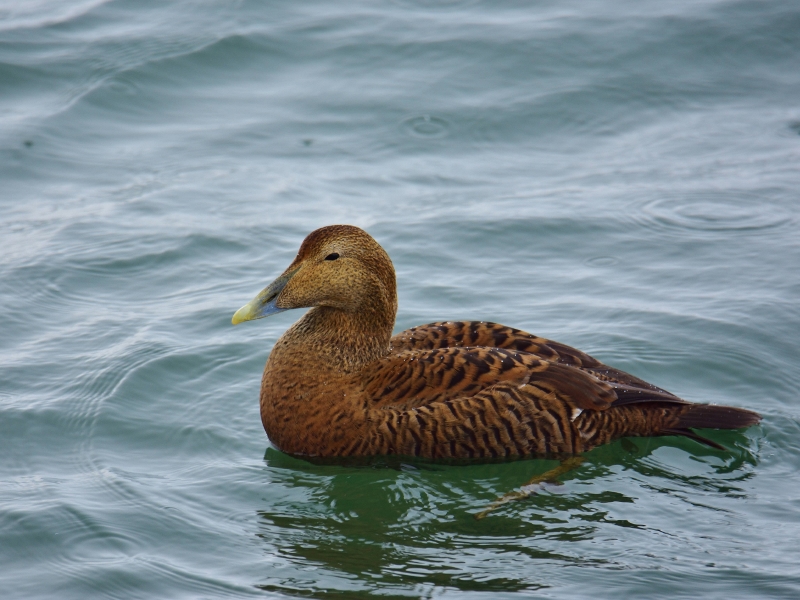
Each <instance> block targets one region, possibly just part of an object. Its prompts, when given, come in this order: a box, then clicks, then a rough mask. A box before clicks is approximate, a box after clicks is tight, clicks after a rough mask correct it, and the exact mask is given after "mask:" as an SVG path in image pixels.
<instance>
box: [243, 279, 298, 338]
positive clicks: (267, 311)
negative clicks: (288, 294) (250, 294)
mask: <svg viewBox="0 0 800 600" xmlns="http://www.w3.org/2000/svg"><path fill="white" fill-rule="evenodd" d="M295 273H296V271H292V272H291V273H284V274H283V275H281V276H280V277H278V278H277V279H276V280H275V281H273V282H272V283H270V284H269V285H268V286H267V287H265V288H264V289H263V290H261V291H260V292H259V294H258V295H257V296H256V297H255V298H253V299H252V300H251V301H250V302H248V303H247V304H245V305H244V306H243V307H242V308H240V309H239V310H237V311H236V313H234V315H233V318H232V319H231V323H233V324H234V325H238V324H239V323H244V322H245V321H253V320H255V319H263V318H264V317H269V316H270V315H277V314H278V313H279V312H283V311H285V310H288V309H287V308H280V307H279V306H278V296H280V295H281V292H282V291H283V288H285V287H286V284H287V283H289V280H290V279H291V278H292V275H294V274H295Z"/></svg>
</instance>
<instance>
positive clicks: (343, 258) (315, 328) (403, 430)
mask: <svg viewBox="0 0 800 600" xmlns="http://www.w3.org/2000/svg"><path fill="white" fill-rule="evenodd" d="M302 307H311V309H310V310H309V311H308V312H307V313H306V314H305V315H304V316H303V317H302V318H301V319H300V320H299V321H298V322H297V323H295V324H294V325H293V326H292V327H291V328H289V329H288V330H287V331H286V332H285V333H284V334H283V335H282V336H281V337H280V339H279V340H278V341H277V342H276V344H275V346H274V348H273V350H272V352H271V354H270V356H269V359H268V360H267V364H266V367H265V369H264V374H263V377H262V381H261V420H262V423H263V425H264V429H265V431H266V432H267V435H268V436H269V438H270V440H271V441H272V443H273V444H274V445H275V446H277V447H278V448H279V449H280V450H282V451H284V452H287V453H290V454H298V455H307V456H319V457H335V456H371V455H387V454H397V455H408V456H420V457H425V458H431V459H480V458H483V459H486V458H498V457H513V456H554V455H569V454H579V453H582V452H585V451H587V450H589V449H591V448H593V447H595V446H598V445H600V444H604V443H607V442H610V441H612V440H614V439H617V438H620V437H625V436H656V435H684V436H688V437H692V438H695V439H697V440H698V441H701V442H704V443H706V444H708V445H711V446H714V447H720V446H719V445H718V444H716V443H714V442H712V441H710V440H707V439H705V438H702V437H700V436H698V435H697V434H695V433H694V432H693V431H692V428H725V429H734V428H740V427H746V426H749V425H753V424H755V423H758V422H759V420H760V416H759V415H758V414H756V413H754V412H751V411H748V410H744V409H740V408H733V407H727V406H716V405H704V404H695V403H690V402H687V401H685V400H682V399H681V398H678V397H677V396H675V395H673V394H671V393H669V392H667V391H666V390H663V389H661V388H658V387H656V386H654V385H651V384H649V383H647V382H645V381H642V380H641V379H638V378H636V377H634V376H632V375H630V374H628V373H625V372H623V371H619V370H617V369H614V368H612V367H609V366H607V365H604V364H603V363H601V362H600V361H598V360H596V359H594V358H592V357H591V356H589V355H587V354H585V353H583V352H581V351H579V350H576V349H574V348H571V347H569V346H566V345H564V344H559V343H557V342H553V341H550V340H546V339H543V338H539V337H536V336H534V335H531V334H529V333H526V332H524V331H521V330H518V329H513V328H510V327H505V326H503V325H499V324H496V323H490V322H482V321H481V322H478V321H451V322H438V323H431V324H428V325H422V326H419V327H414V328H411V329H409V330H407V331H403V332H401V333H399V334H397V335H395V336H393V337H392V335H391V332H392V327H393V325H394V319H395V314H396V311H397V296H396V284H395V275H394V268H393V266H392V263H391V261H390V259H389V257H388V255H387V254H386V252H385V251H384V250H383V248H381V247H380V245H378V243H377V242H375V240H374V239H372V237H370V236H369V235H368V234H367V233H366V232H364V231H362V230H361V229H358V228H356V227H352V226H348V225H334V226H329V227H323V228H322V229H318V230H316V231H314V232H312V233H311V234H309V236H308V237H307V238H306V239H305V241H304V242H303V244H302V245H301V247H300V252H299V253H298V255H297V258H296V259H295V260H294V261H293V262H292V264H291V265H290V266H289V268H287V269H286V271H285V272H284V273H283V274H282V275H281V276H280V277H279V278H278V279H277V280H276V281H275V282H273V283H272V284H271V285H270V286H268V287H267V288H265V289H264V290H263V291H262V292H261V293H260V294H259V295H258V296H256V298H255V299H253V301H251V302H250V303H249V304H247V305H246V306H244V307H242V308H241V309H240V310H239V311H238V312H237V313H236V315H234V319H233V322H234V323H238V322H241V321H245V320H252V319H257V318H261V317H264V316H269V315H270V314H274V313H276V312H280V311H283V310H288V309H290V308H302Z"/></svg>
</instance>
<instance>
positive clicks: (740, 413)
mask: <svg viewBox="0 0 800 600" xmlns="http://www.w3.org/2000/svg"><path fill="white" fill-rule="evenodd" d="M684 410H686V412H685V413H684V414H682V415H681V416H680V417H679V418H678V424H677V425H675V426H674V427H670V428H668V429H662V430H661V431H660V432H659V433H660V434H661V435H682V436H684V437H687V438H691V439H693V440H695V441H698V442H700V443H701V444H705V445H706V446H711V447H712V448H716V449H717V450H727V448H725V447H724V446H721V445H720V444H718V443H717V442H715V441H713V440H710V439H708V438H705V437H703V436H701V435H698V434H696V433H695V432H694V431H691V430H690V429H689V428H690V427H693V428H697V429H740V428H742V427H750V426H751V425H756V424H757V423H758V422H759V421H761V415H759V414H758V413H754V412H753V411H751V410H745V409H743V408H733V407H732V406H716V405H714V404H690V405H688V406H687V407H686V409H684Z"/></svg>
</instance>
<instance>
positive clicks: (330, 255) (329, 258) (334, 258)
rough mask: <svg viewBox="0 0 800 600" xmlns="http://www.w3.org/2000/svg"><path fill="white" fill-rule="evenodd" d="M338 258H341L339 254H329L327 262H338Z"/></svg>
mask: <svg viewBox="0 0 800 600" xmlns="http://www.w3.org/2000/svg"><path fill="white" fill-rule="evenodd" d="M337 258H339V253H338V252H333V253H332V254H328V256H326V257H325V260H336V259H337Z"/></svg>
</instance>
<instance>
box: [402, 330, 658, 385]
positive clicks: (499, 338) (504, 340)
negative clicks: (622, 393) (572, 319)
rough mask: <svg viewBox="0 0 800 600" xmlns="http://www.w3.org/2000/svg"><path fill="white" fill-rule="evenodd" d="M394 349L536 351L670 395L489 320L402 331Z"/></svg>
mask: <svg viewBox="0 0 800 600" xmlns="http://www.w3.org/2000/svg"><path fill="white" fill-rule="evenodd" d="M390 344H391V348H392V351H393V352H398V353H399V352H403V351H408V350H433V349H437V348H454V347H465V346H487V347H491V348H501V349H507V350H514V351H517V352H524V353H527V354H533V355H534V356H536V357H538V358H540V359H543V360H546V361H549V362H554V363H559V364H563V365H569V366H572V367H576V368H578V369H581V370H582V371H586V372H588V373H590V374H592V375H593V376H594V377H596V378H597V379H599V380H601V381H606V382H609V383H612V384H615V383H616V384H622V385H625V386H629V387H634V388H639V389H643V390H650V391H654V392H659V393H661V394H669V395H670V396H672V394H670V393H669V392H667V391H666V390H664V389H661V388H659V387H657V386H655V385H653V384H651V383H648V382H646V381H644V380H642V379H639V378H638V377H634V376H633V375H631V374H630V373H626V372H625V371H621V370H619V369H615V368H614V367H609V366H608V365H606V364H603V363H602V362H600V361H599V360H597V359H596V358H594V357H593V356H589V355H588V354H586V353H585V352H581V351H580V350H578V349H577V348H573V347H571V346H567V345H566V344H562V343H560V342H555V341H553V340H548V339H546V338H542V337H538V336H535V335H533V334H531V333H528V332H527V331H522V330H521V329H515V328H513V327H506V326H505V325H500V324H499V323H492V322H488V321H441V322H436V323H429V324H427V325H419V326H417V327H412V328H411V329H407V330H405V331H402V332H400V333H398V334H397V335H395V336H394V337H392V339H391V340H390Z"/></svg>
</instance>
